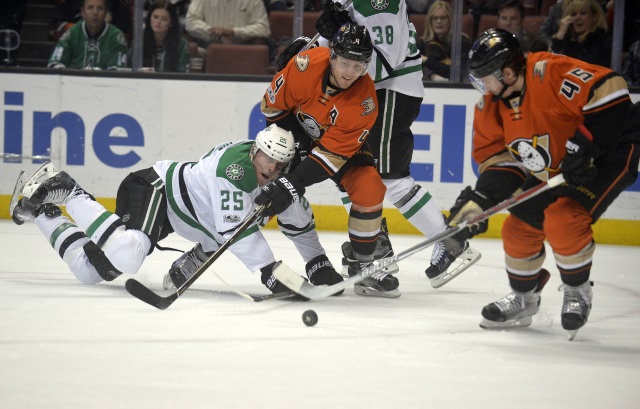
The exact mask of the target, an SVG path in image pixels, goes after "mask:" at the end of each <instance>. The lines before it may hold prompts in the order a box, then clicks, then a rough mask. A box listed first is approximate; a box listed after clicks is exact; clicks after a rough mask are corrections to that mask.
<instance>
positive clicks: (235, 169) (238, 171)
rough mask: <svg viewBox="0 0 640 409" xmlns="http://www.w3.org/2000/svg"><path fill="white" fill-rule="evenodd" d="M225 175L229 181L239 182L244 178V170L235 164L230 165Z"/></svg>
mask: <svg viewBox="0 0 640 409" xmlns="http://www.w3.org/2000/svg"><path fill="white" fill-rule="evenodd" d="M225 174H226V175H227V177H228V178H229V179H231V180H240V179H242V178H243V177H244V169H243V168H242V166H240V165H238V164H237V163H232V164H231V165H229V166H227V169H226V170H225Z"/></svg>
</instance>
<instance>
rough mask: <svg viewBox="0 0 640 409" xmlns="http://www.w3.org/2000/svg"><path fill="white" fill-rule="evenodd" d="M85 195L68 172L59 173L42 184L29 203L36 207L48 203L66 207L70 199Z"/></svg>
mask: <svg viewBox="0 0 640 409" xmlns="http://www.w3.org/2000/svg"><path fill="white" fill-rule="evenodd" d="M83 194H86V192H85V191H84V190H83V189H82V188H81V187H80V186H79V185H78V184H77V183H76V181H75V180H74V179H73V178H72V177H71V176H69V174H68V173H67V172H59V173H58V174H56V175H55V176H53V177H50V178H48V179H46V180H45V181H43V182H42V183H40V185H39V186H38V187H37V188H36V189H35V191H34V192H33V194H32V195H31V197H29V203H30V204H32V205H35V206H39V205H43V204H46V203H51V204H54V205H56V206H65V205H66V204H67V201H68V200H69V199H71V198H72V197H76V196H79V195H83Z"/></svg>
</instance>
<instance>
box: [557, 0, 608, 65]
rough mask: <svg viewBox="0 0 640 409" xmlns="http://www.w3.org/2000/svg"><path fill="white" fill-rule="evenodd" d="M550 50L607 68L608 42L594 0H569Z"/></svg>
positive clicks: (600, 10)
mask: <svg viewBox="0 0 640 409" xmlns="http://www.w3.org/2000/svg"><path fill="white" fill-rule="evenodd" d="M551 50H552V51H553V52H554V53H556V54H564V55H567V56H569V57H573V58H577V59H579V60H582V61H586V62H588V63H591V64H597V65H602V66H604V67H609V66H610V65H611V39H610V37H609V36H608V35H607V23H606V21H605V19H604V12H603V10H602V7H601V6H600V4H599V3H598V2H597V0H572V1H571V3H570V4H569V5H567V6H566V7H565V8H564V11H563V13H562V19H561V20H560V25H559V27H558V31H556V33H555V34H554V35H553V37H552V39H551Z"/></svg>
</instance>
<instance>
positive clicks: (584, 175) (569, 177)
mask: <svg viewBox="0 0 640 409" xmlns="http://www.w3.org/2000/svg"><path fill="white" fill-rule="evenodd" d="M592 139H593V137H592V136H591V133H590V132H589V131H588V130H587V128H585V127H584V126H583V125H580V126H579V127H578V129H576V133H575V135H574V136H573V138H569V140H568V141H567V145H566V147H567V154H566V156H565V157H564V159H563V160H562V174H563V175H564V179H565V180H566V181H567V183H569V184H570V185H572V186H582V185H584V184H586V183H588V182H590V181H591V180H593V178H595V177H596V175H597V174H598V169H596V167H595V165H594V164H593V162H594V160H595V159H596V158H597V157H598V155H600V148H599V147H598V145H596V144H595V143H593V142H592Z"/></svg>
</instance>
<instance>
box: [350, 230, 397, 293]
mask: <svg viewBox="0 0 640 409" xmlns="http://www.w3.org/2000/svg"><path fill="white" fill-rule="evenodd" d="M342 254H343V255H344V257H345V259H346V260H347V262H348V270H347V271H348V273H349V275H350V276H354V275H356V274H359V273H360V271H362V269H363V268H365V267H367V266H368V265H369V264H371V263H366V262H364V263H363V262H360V261H358V260H357V259H356V257H355V256H354V254H353V249H352V247H351V243H350V242H345V243H343V244H342ZM374 263H376V261H374ZM398 285H399V282H398V279H397V278H395V277H394V276H392V275H390V274H387V273H385V272H384V271H381V272H380V273H378V274H374V275H373V276H371V277H368V278H365V279H364V280H362V281H360V282H359V283H357V284H354V286H353V290H354V291H355V293H356V294H358V295H363V296H371V297H384V298H398V297H400V290H398Z"/></svg>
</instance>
